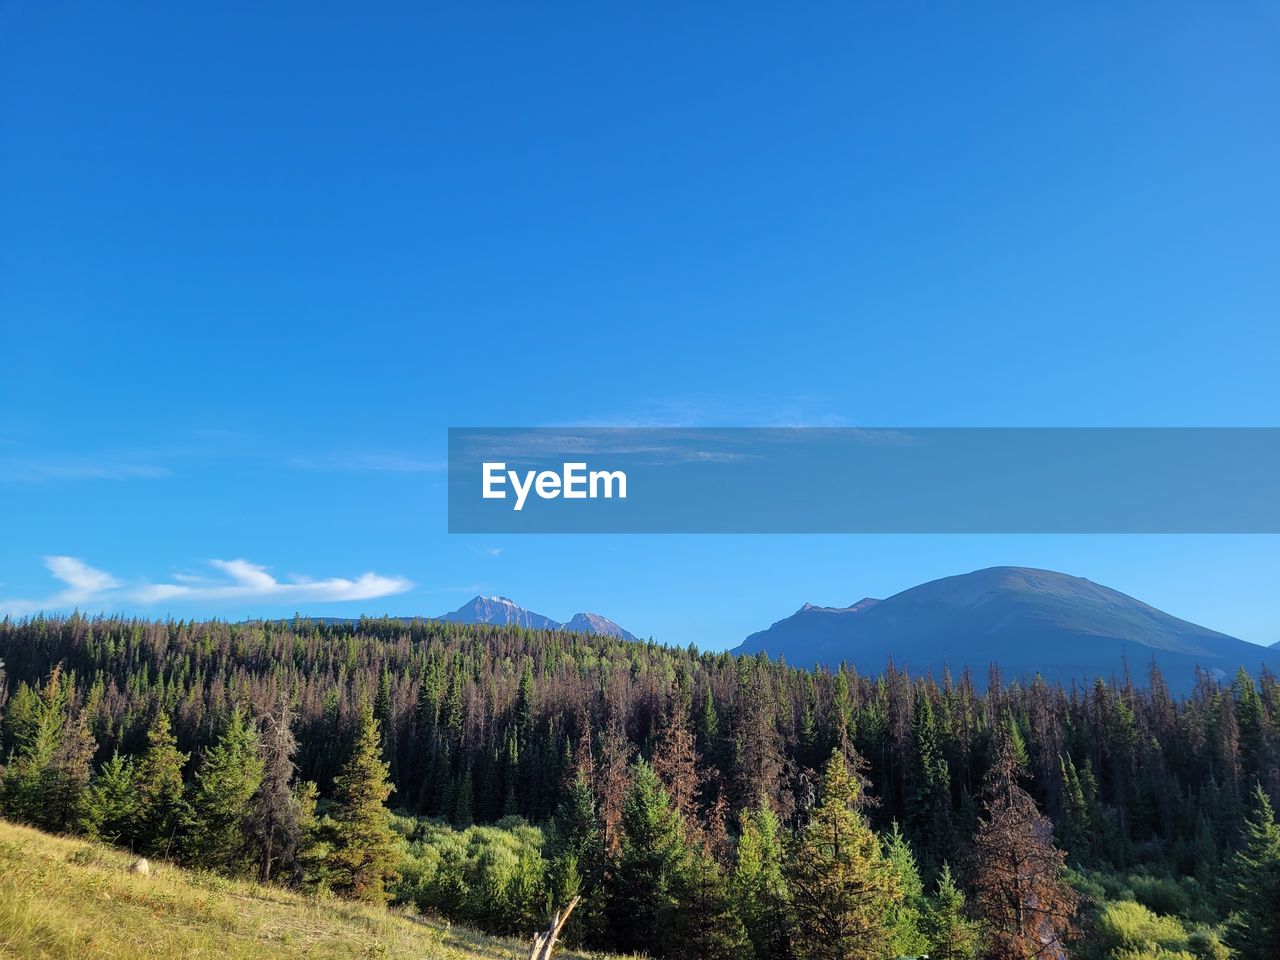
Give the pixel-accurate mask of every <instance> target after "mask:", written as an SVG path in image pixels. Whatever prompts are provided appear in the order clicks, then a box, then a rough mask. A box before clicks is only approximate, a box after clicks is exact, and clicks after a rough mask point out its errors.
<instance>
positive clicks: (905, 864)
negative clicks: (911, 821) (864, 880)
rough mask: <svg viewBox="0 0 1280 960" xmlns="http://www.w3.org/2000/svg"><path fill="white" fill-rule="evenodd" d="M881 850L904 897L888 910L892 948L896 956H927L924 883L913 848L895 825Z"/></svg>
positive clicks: (883, 842)
mask: <svg viewBox="0 0 1280 960" xmlns="http://www.w3.org/2000/svg"><path fill="white" fill-rule="evenodd" d="M882 847H883V849H884V855H885V859H887V860H888V861H889V864H890V866H891V867H892V869H893V875H894V877H895V878H896V880H897V881H898V889H899V890H900V891H901V893H902V899H901V900H898V901H896V902H894V903H892V904H890V906H889V909H888V914H887V922H888V924H889V928H890V930H891V931H892V934H891V936H890V945H891V947H892V949H893V952H894V953H895V954H896V955H897V956H914V955H916V954H921V953H924V952H925V951H926V950H927V949H928V943H927V941H926V940H925V937H924V934H922V933H921V932H920V918H921V914H922V913H923V911H924V883H923V882H922V881H921V880H920V869H919V867H918V866H917V865H916V857H915V854H914V853H913V852H912V851H911V845H910V844H908V843H907V838H906V837H904V836H903V835H902V831H901V830H899V829H898V824H897V823H896V822H895V823H894V824H893V829H892V830H890V831H889V833H888V834H887V835H886V836H885V837H884V839H883V841H882Z"/></svg>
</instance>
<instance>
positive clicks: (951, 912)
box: [921, 863, 978, 960]
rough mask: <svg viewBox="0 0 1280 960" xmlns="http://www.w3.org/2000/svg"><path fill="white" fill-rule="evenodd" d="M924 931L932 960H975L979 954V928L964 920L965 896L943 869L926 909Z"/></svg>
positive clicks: (946, 867) (949, 869)
mask: <svg viewBox="0 0 1280 960" xmlns="http://www.w3.org/2000/svg"><path fill="white" fill-rule="evenodd" d="M921 929H922V930H923V931H924V935H925V938H926V939H927V940H928V943H929V957H930V958H931V960H973V957H974V956H975V955H976V954H977V951H978V925H977V924H976V923H975V922H974V921H972V920H970V919H969V918H968V917H966V916H965V912H964V893H962V892H961V890H960V888H959V887H957V886H956V882H955V880H954V879H952V876H951V867H950V866H949V865H948V864H945V863H944V864H943V865H942V873H940V874H939V875H938V883H937V886H936V888H935V889H934V893H933V896H932V897H930V898H929V901H928V903H927V904H926V905H925V910H924V917H923V918H922V919H921Z"/></svg>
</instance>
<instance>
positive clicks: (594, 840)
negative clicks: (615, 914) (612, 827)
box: [547, 772, 605, 943]
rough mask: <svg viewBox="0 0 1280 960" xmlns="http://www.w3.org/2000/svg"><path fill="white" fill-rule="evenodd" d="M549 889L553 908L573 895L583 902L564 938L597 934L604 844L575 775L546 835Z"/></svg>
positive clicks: (585, 788)
mask: <svg viewBox="0 0 1280 960" xmlns="http://www.w3.org/2000/svg"><path fill="white" fill-rule="evenodd" d="M547 858H548V861H549V864H548V868H547V874H548V877H547V880H548V883H547V887H548V892H549V895H550V899H551V902H550V904H549V906H550V908H551V909H552V910H556V909H559V908H560V907H563V906H564V905H565V904H566V903H568V902H569V901H570V900H571V899H573V897H575V896H580V897H581V898H582V900H581V902H580V903H579V904H578V907H577V909H576V910H575V911H574V912H573V914H572V916H571V917H570V918H569V924H568V926H567V927H566V930H565V933H564V938H565V939H566V940H568V941H569V942H571V943H580V942H583V941H584V940H585V939H586V938H587V937H594V936H596V935H598V934H599V933H600V932H601V931H602V929H603V924H602V916H603V911H604V893H603V886H604V870H605V863H604V843H603V839H602V837H601V833H600V823H599V820H598V819H597V817H596V811H595V801H594V799H593V797H592V795H591V785H590V784H589V783H588V782H587V778H586V776H585V775H584V774H583V773H581V772H579V773H578V774H577V775H576V776H575V777H574V778H573V780H572V781H571V782H570V783H569V786H568V788H567V789H566V792H565V795H564V797H563V799H562V800H561V801H560V804H559V806H557V807H556V812H555V816H554V817H553V819H552V821H551V825H550V827H549V829H548V831H547Z"/></svg>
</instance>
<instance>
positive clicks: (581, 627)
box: [560, 613, 638, 640]
mask: <svg viewBox="0 0 1280 960" xmlns="http://www.w3.org/2000/svg"><path fill="white" fill-rule="evenodd" d="M560 629H561V630H566V631H568V632H570V633H593V634H597V635H599V636H605V637H617V638H618V639H620V640H636V639H638V638H637V637H636V635H635V634H633V633H631V632H630V631H629V630H624V629H622V627H620V626H618V625H617V624H616V623H614V622H613V621H612V620H610V619H609V618H608V617H602V616H600V614H598V613H575V614H574V615H573V617H572V619H570V620H569V622H568V623H565V624H564V625H562V626H561V627H560Z"/></svg>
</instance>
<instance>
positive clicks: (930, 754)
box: [907, 689, 951, 876]
mask: <svg viewBox="0 0 1280 960" xmlns="http://www.w3.org/2000/svg"><path fill="white" fill-rule="evenodd" d="M911 724H912V750H911V757H910V764H909V766H908V781H909V793H908V796H907V829H908V830H909V831H910V833H911V839H912V841H913V842H914V843H915V845H916V849H918V850H919V851H920V856H921V860H922V861H923V863H924V865H925V868H926V872H927V873H928V874H929V875H930V876H932V875H933V874H934V873H936V871H937V869H938V864H940V863H941V862H942V861H943V859H945V857H946V855H947V853H948V852H949V851H950V847H951V773H950V770H949V769H948V767H947V761H946V758H945V757H944V756H943V755H942V746H941V741H940V735H939V732H938V723H937V720H936V719H935V717H934V713H933V701H932V700H931V699H930V698H929V695H928V694H927V693H926V692H925V691H924V690H923V689H921V690H920V692H919V693H917V695H916V705H915V713H914V716H913V717H912V721H911Z"/></svg>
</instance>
